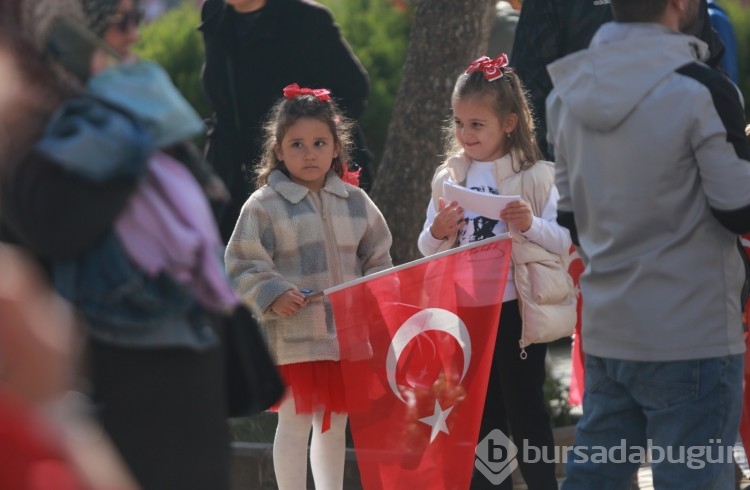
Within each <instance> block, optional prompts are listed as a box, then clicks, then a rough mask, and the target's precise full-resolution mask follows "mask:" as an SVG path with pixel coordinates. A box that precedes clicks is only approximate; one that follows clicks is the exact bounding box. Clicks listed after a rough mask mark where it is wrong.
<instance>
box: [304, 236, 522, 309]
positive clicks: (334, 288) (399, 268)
mask: <svg viewBox="0 0 750 490" xmlns="http://www.w3.org/2000/svg"><path fill="white" fill-rule="evenodd" d="M510 238H511V234H510V232H506V233H502V234H500V235H498V236H494V237H492V238H487V239H486V240H481V241H478V242H472V243H469V244H467V245H461V246H460V247H456V248H451V249H450V250H445V251H443V252H439V253H436V254H434V255H429V256H427V257H422V258H421V259H417V260H412V261H411V262H407V263H405V264H401V265H398V266H396V267H391V268H389V269H385V270H382V271H379V272H376V273H374V274H370V275H367V276H363V277H360V278H357V279H354V280H352V281H348V282H344V283H341V284H339V285H337V286H332V287H330V288H326V289H324V290H323V291H318V292H316V293H313V294H311V295H308V296H307V297H306V298H307V299H314V298H318V297H320V296H323V295H325V296H328V295H330V294H332V293H335V292H336V291H341V290H342V289H346V288H348V287H351V286H356V285H358V284H362V283H363V282H367V281H370V280H372V279H377V278H378V277H382V276H385V275H386V274H390V273H392V272H398V271H402V270H404V269H408V268H410V267H415V266H418V265H420V264H424V263H425V262H429V261H431V260H436V259H439V258H442V257H447V256H448V255H453V254H457V253H461V252H465V251H466V250H471V249H474V248H479V247H485V246H487V245H490V244H492V243H495V242H498V241H500V240H510Z"/></svg>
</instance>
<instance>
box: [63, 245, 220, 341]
mask: <svg viewBox="0 0 750 490" xmlns="http://www.w3.org/2000/svg"><path fill="white" fill-rule="evenodd" d="M53 277H54V281H55V288H56V289H57V291H58V292H59V293H60V294H61V295H62V296H63V297H64V298H66V299H67V300H69V301H71V302H72V303H73V304H75V305H76V307H77V308H78V309H79V311H81V313H83V315H84V316H85V318H86V320H87V322H88V327H89V332H90V334H91V335H92V336H94V337H95V338H97V339H99V340H102V341H105V342H110V343H116V344H123V345H132V346H135V345H137V346H153V347H155V346H162V347H165V346H182V347H192V348H202V347H206V346H209V345H212V344H213V343H215V342H216V337H215V335H214V333H213V330H212V328H211V327H210V322H211V318H210V316H209V313H208V312H207V311H206V310H204V309H203V308H201V307H200V306H199V305H198V304H197V303H196V301H195V299H194V297H193V295H192V293H191V292H190V291H188V290H187V289H186V288H184V287H183V286H181V285H179V284H177V283H176V282H175V281H174V280H172V279H171V278H170V277H169V276H167V275H166V274H163V273H162V274H160V275H158V276H156V277H149V276H148V275H146V274H145V273H143V272H142V271H141V270H139V269H138V268H137V267H135V266H134V265H133V264H132V262H131V261H130V260H129V259H128V257H127V256H126V255H125V252H124V251H123V248H122V246H121V245H120V243H119V241H118V240H117V237H116V236H115V234H114V233H108V234H107V236H106V237H104V239H103V240H102V241H101V243H100V244H99V245H98V246H96V247H94V248H93V249H91V250H90V251H89V252H87V253H86V254H85V255H84V256H83V257H80V258H78V259H73V260H67V261H63V262H57V263H56V264H55V265H54V269H53Z"/></svg>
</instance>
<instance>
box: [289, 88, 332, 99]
mask: <svg viewBox="0 0 750 490" xmlns="http://www.w3.org/2000/svg"><path fill="white" fill-rule="evenodd" d="M302 95H312V96H313V97H315V98H316V99H318V100H319V101H321V102H328V101H329V100H331V91H330V90H328V89H327V88H300V86H299V85H297V84H296V83H293V84H291V85H287V86H286V87H284V97H286V98H287V99H293V98H295V97H300V96H302Z"/></svg>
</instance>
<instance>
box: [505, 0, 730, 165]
mask: <svg viewBox="0 0 750 490" xmlns="http://www.w3.org/2000/svg"><path fill="white" fill-rule="evenodd" d="M610 21H612V10H611V8H610V5H609V0H526V1H525V2H524V4H523V9H521V17H520V18H519V20H518V26H517V27H516V38H515V42H514V44H513V52H512V53H511V57H510V63H511V65H512V66H513V67H515V69H516V70H517V72H518V76H519V77H520V78H521V81H522V82H523V84H524V86H525V87H526V89H527V90H528V92H529V103H530V104H531V106H532V110H533V112H534V120H535V122H536V130H535V135H536V140H537V143H538V144H539V148H540V149H541V150H542V153H543V154H544V156H545V158H546V159H547V160H553V159H554V158H553V155H551V154H550V152H549V151H548V148H547V121H546V119H547V118H546V108H545V101H546V99H547V95H549V93H550V91H551V90H552V82H551V80H550V77H549V73H547V65H548V64H550V63H552V62H553V61H555V60H557V59H559V58H562V57H563V56H565V55H568V54H570V53H574V52H576V51H579V50H581V49H585V48H587V47H588V45H589V42H590V41H591V38H593V37H594V33H596V31H597V29H599V27H600V26H601V25H602V24H604V23H605V22H610ZM688 34H693V35H695V36H696V37H698V38H699V39H701V40H703V41H705V42H706V43H707V44H708V48H709V51H710V53H711V54H710V59H709V60H708V64H709V65H711V66H713V67H716V65H717V64H718V60H719V59H720V58H721V55H722V54H723V52H724V47H723V45H722V43H721V39H719V37H718V35H717V34H716V32H715V31H714V30H713V29H711V24H710V22H709V21H708V13H707V6H706V0H701V6H700V17H699V19H698V22H697V23H696V25H695V29H694V32H688Z"/></svg>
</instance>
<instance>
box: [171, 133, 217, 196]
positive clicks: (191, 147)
mask: <svg viewBox="0 0 750 490" xmlns="http://www.w3.org/2000/svg"><path fill="white" fill-rule="evenodd" d="M163 151H164V152H165V153H166V154H167V155H169V156H171V157H172V158H174V159H175V160H178V161H180V162H182V163H183V164H184V165H185V167H187V169H188V170H190V173H192V174H193V177H195V180H197V181H198V183H199V184H200V185H201V187H202V188H203V191H204V192H205V193H206V195H207V196H208V198H209V199H210V200H211V201H216V202H228V201H229V200H230V199H231V196H230V195H229V191H228V190H227V187H226V185H225V184H224V181H223V180H221V177H219V176H218V175H217V174H216V172H215V171H214V168H213V167H212V166H211V164H210V163H208V161H207V160H206V159H205V158H204V157H203V154H202V153H201V152H200V151H199V150H198V148H197V147H196V146H195V144H193V143H192V142H191V141H183V142H180V143H176V144H174V145H171V146H170V147H168V148H164V149H163Z"/></svg>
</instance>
